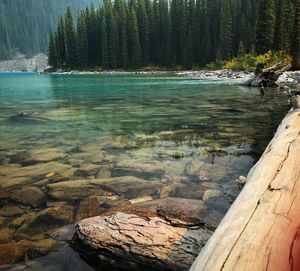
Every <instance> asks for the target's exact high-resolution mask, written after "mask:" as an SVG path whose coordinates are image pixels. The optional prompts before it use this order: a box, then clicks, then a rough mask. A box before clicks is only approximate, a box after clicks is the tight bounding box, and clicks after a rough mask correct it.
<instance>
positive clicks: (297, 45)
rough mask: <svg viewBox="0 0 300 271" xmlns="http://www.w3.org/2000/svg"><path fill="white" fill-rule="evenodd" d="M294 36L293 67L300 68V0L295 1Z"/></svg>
mask: <svg viewBox="0 0 300 271" xmlns="http://www.w3.org/2000/svg"><path fill="white" fill-rule="evenodd" d="M294 18H295V19H294V37H293V47H292V56H293V67H294V69H300V0H296V2H295V17H294Z"/></svg>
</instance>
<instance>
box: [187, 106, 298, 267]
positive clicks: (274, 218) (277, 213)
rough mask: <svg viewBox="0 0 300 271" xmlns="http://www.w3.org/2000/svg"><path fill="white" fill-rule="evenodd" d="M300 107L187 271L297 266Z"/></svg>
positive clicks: (280, 130)
mask: <svg viewBox="0 0 300 271" xmlns="http://www.w3.org/2000/svg"><path fill="white" fill-rule="evenodd" d="M299 153H300V110H299V109H297V110H294V111H291V112H289V113H288V115H287V116H286V117H285V119H284V120H283V122H282V123H281V125H280V126H279V128H278V130H277V133H276V135H275V137H274V138H273V140H272V141H271V142H270V144H269V146H268V147H267V149H266V151H265V152H264V154H263V155H262V157H261V159H260V160H259V162H258V163H257V164H256V165H255V166H254V167H253V169H252V170H251V171H250V173H249V175H248V177H247V183H246V185H245V187H244V189H243V190H242V192H241V193H240V195H239V196H238V198H237V199H236V201H235V202H234V204H233V205H232V206H231V208H230V210H229V211H228V213H227V214H226V216H225V217H224V219H223V220H222V222H221V224H220V225H219V226H218V228H217V230H216V231H215V232H214V234H213V236H212V237H211V238H210V240H209V241H208V243H207V245H206V246H205V248H204V249H203V250H202V251H201V253H200V255H199V256H198V257H197V259H196V261H195V262H194V264H193V266H192V267H191V269H190V271H221V270H222V271H226V270H227V271H240V270H244V271H253V270H257V271H263V270H264V271H277V270H278V271H279V270H280V271H283V270H284V271H289V270H291V271H296V270H300V258H299V252H300V250H299V249H300V241H299V240H300V239H299V217H300V166H299V165H300V156H299Z"/></svg>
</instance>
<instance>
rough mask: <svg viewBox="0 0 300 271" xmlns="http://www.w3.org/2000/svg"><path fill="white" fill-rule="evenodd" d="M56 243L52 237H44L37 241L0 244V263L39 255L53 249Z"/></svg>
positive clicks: (13, 261) (18, 260)
mask: <svg viewBox="0 0 300 271" xmlns="http://www.w3.org/2000/svg"><path fill="white" fill-rule="evenodd" d="M57 246H58V243H57V242H56V241H54V240H52V239H44V240H41V241H38V242H30V241H27V240H21V241H19V242H11V243H7V244H0V265H8V264H14V263H18V262H21V261H24V260H27V259H28V258H34V257H40V256H42V255H46V254H47V253H49V252H50V251H51V250H54V249H55V248H56V247H57Z"/></svg>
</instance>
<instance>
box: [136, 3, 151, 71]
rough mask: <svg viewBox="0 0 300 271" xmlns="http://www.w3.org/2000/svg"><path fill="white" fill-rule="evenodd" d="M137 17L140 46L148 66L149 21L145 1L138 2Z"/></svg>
mask: <svg viewBox="0 0 300 271" xmlns="http://www.w3.org/2000/svg"><path fill="white" fill-rule="evenodd" d="M136 16H137V22H138V29H139V37H140V44H141V50H142V62H143V65H147V64H148V61H149V19H148V15H147V13H146V7H145V2H144V0H139V1H138V3H137V15H136Z"/></svg>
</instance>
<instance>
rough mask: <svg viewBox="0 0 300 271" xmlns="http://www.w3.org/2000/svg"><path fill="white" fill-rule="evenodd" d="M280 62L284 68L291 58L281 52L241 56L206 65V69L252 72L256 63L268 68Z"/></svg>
mask: <svg viewBox="0 0 300 271" xmlns="http://www.w3.org/2000/svg"><path fill="white" fill-rule="evenodd" d="M281 61H283V63H282V64H281V65H282V67H284V66H286V65H288V64H290V63H291V62H292V58H291V56H290V55H288V54H286V53H284V52H282V51H279V52H275V51H268V52H267V53H265V54H262V55H254V54H243V55H240V56H237V57H234V58H232V59H230V60H227V61H217V62H215V63H210V64H208V65H206V68H208V69H229V70H235V71H249V72H253V71H255V68H256V65H257V64H258V63H265V66H266V67H270V66H272V65H275V64H276V63H279V62H281Z"/></svg>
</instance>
